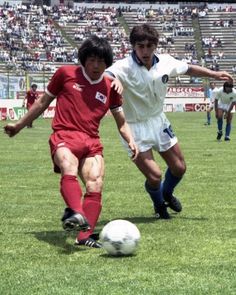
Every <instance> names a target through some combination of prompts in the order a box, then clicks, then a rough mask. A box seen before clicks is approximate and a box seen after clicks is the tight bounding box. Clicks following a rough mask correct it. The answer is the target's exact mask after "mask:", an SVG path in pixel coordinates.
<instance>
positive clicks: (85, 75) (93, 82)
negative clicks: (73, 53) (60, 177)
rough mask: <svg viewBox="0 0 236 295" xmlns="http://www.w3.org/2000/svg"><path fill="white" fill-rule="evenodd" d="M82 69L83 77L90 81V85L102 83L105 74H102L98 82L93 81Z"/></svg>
mask: <svg viewBox="0 0 236 295" xmlns="http://www.w3.org/2000/svg"><path fill="white" fill-rule="evenodd" d="M81 68H82V72H83V75H84V77H85V79H86V80H88V81H89V83H90V84H98V83H100V82H101V81H102V79H103V75H104V74H102V75H101V77H100V78H99V79H98V80H91V79H90V78H89V76H88V75H87V74H86V72H85V69H84V67H83V66H81Z"/></svg>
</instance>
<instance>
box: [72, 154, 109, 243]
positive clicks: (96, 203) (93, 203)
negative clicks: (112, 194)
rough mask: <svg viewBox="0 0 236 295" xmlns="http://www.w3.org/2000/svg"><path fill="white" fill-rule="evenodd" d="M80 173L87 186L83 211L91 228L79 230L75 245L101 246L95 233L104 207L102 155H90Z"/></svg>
mask: <svg viewBox="0 0 236 295" xmlns="http://www.w3.org/2000/svg"><path fill="white" fill-rule="evenodd" d="M80 175H81V178H82V179H83V181H84V183H85V186H86V194H85V195H84V200H83V212H84V214H85V216H86V218H87V219H88V222H89V224H90V226H91V228H90V229H89V230H88V231H86V232H79V234H78V235H77V238H76V241H75V245H77V246H87V247H92V248H101V244H100V243H99V242H98V241H97V237H95V235H94V234H93V231H94V228H95V226H96V224H97V221H98V218H99V216H100V213H101V209H102V193H101V191H102V187H103V178H104V160H103V157H102V156H100V155H96V156H95V157H89V158H86V159H84V160H83V161H81V165H80Z"/></svg>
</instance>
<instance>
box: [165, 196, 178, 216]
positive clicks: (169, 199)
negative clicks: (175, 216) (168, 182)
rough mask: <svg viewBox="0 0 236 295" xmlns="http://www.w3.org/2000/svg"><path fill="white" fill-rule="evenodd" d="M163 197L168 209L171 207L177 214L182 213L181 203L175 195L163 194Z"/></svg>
mask: <svg viewBox="0 0 236 295" xmlns="http://www.w3.org/2000/svg"><path fill="white" fill-rule="evenodd" d="M163 197H164V200H165V204H166V206H167V207H170V209H172V210H173V211H175V212H181V211H182V205H181V203H180V201H179V200H178V199H177V198H176V197H175V196H173V195H167V194H164V193H163Z"/></svg>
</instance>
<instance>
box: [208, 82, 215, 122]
mask: <svg viewBox="0 0 236 295" xmlns="http://www.w3.org/2000/svg"><path fill="white" fill-rule="evenodd" d="M216 91H217V88H216V84H215V82H211V83H210V87H209V89H208V91H207V92H208V93H207V100H208V103H209V105H208V106H207V121H206V123H205V125H211V111H212V110H213V109H214V107H215V95H216Z"/></svg>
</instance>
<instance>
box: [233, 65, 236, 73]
mask: <svg viewBox="0 0 236 295" xmlns="http://www.w3.org/2000/svg"><path fill="white" fill-rule="evenodd" d="M232 72H233V74H236V65H233V67H232Z"/></svg>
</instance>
